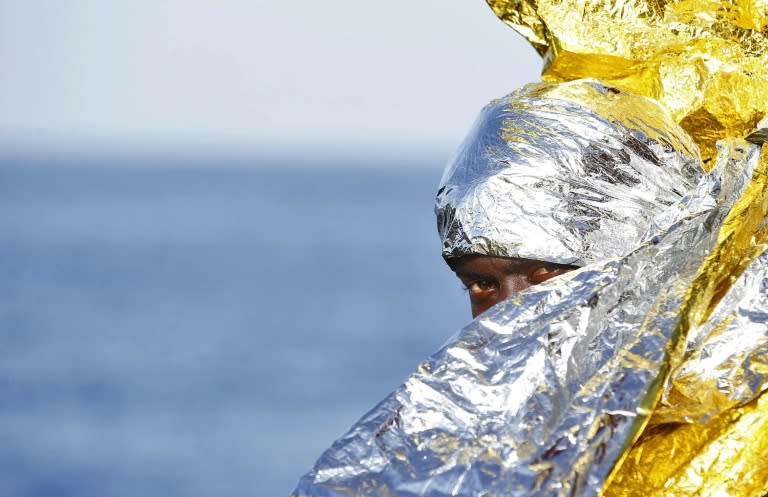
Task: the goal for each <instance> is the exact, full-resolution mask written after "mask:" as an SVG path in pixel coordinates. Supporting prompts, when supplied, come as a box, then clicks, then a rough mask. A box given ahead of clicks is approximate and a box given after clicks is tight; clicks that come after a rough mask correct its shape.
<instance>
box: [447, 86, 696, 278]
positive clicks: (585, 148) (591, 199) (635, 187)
mask: <svg viewBox="0 0 768 497" xmlns="http://www.w3.org/2000/svg"><path fill="white" fill-rule="evenodd" d="M590 101H598V102H600V106H599V109H592V108H587V107H586V106H585V102H590ZM595 107H597V106H595ZM660 125H661V126H660ZM698 164H699V160H698V151H697V149H696V146H695V145H694V144H693V142H692V141H691V140H690V138H689V137H688V135H687V134H686V133H685V132H684V131H683V130H682V129H681V128H680V127H679V126H677V124H675V123H674V121H673V120H672V119H671V118H670V117H669V116H668V115H667V113H666V111H665V110H664V109H663V108H662V107H661V106H660V105H659V104H658V103H656V102H655V101H652V100H650V99H647V98H644V97H640V96H636V95H633V94H631V93H627V92H623V91H620V90H618V89H616V88H611V87H607V86H604V85H602V84H601V83H599V82H597V81H591V80H582V81H574V82H570V83H564V84H552V83H536V84H530V85H528V86H526V87H524V88H522V89H520V90H518V91H516V92H514V93H512V94H510V95H508V96H506V97H504V98H502V99H499V100H495V101H493V102H491V103H490V104H489V105H487V106H486V107H485V108H484V109H483V111H482V112H481V114H480V117H479V118H478V119H477V121H476V123H475V125H474V127H473V128H472V130H471V131H470V133H469V135H468V136H467V138H466V139H465V141H464V143H463V144H462V145H461V147H460V148H459V150H458V152H457V153H456V155H455V157H454V158H453V159H452V162H451V163H450V164H449V165H448V167H447V168H446V171H445V174H444V176H443V178H442V180H441V184H440V189H439V191H438V195H437V201H436V207H435V210H436V213H437V217H438V232H439V234H440V238H441V241H442V244H443V248H442V251H443V256H444V257H446V259H449V258H451V257H460V256H462V255H467V254H480V255H496V256H502V257H521V258H526V259H536V260H544V261H549V262H555V263H563V264H575V265H578V266H582V265H585V264H589V263H591V262H595V261H599V260H602V259H605V258H606V257H614V256H620V255H624V254H626V253H627V252H628V251H629V250H631V249H633V248H634V247H636V246H637V245H638V243H639V241H640V239H641V237H642V235H643V234H644V233H645V232H646V231H647V230H648V229H649V227H650V226H651V224H652V223H653V221H654V219H655V218H656V217H657V216H659V215H660V213H661V212H662V211H663V210H664V209H665V208H667V207H668V206H670V205H673V204H675V203H676V202H678V201H679V200H680V197H681V196H682V195H684V194H685V193H686V192H687V191H689V190H690V189H691V188H692V187H693V186H694V185H695V184H696V182H697V181H698V178H699V175H700V169H699V165H698Z"/></svg>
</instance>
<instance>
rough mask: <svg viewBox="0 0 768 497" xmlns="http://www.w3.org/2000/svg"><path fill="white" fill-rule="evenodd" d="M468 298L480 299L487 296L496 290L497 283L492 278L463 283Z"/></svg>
mask: <svg viewBox="0 0 768 497" xmlns="http://www.w3.org/2000/svg"><path fill="white" fill-rule="evenodd" d="M464 288H466V290H467V292H469V298H470V299H472V300H482V299H485V298H488V297H489V296H491V295H492V294H493V293H495V292H496V290H497V288H498V284H497V283H496V282H495V281H493V280H486V279H483V280H475V281H470V282H468V283H466V284H465V286H464Z"/></svg>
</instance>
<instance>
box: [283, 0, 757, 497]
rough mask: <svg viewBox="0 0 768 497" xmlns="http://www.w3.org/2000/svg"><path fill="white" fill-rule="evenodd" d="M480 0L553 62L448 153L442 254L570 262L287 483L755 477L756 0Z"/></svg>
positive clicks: (500, 485)
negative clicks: (539, 79)
mask: <svg viewBox="0 0 768 497" xmlns="http://www.w3.org/2000/svg"><path fill="white" fill-rule="evenodd" d="M488 3H489V5H491V7H492V8H493V10H494V12H496V14H497V15H498V16H499V17H500V18H502V19H503V20H504V21H505V22H507V23H508V24H510V25H512V26H513V27H514V28H515V29H516V30H517V31H519V32H520V33H521V34H523V35H524V36H525V37H526V38H527V39H528V40H529V41H530V42H531V43H532V44H533V46H534V47H535V48H536V50H537V51H538V52H539V53H540V54H542V55H543V56H544V58H545V69H544V79H545V82H544V83H539V84H536V85H529V86H527V87H525V88H523V89H521V90H518V91H517V92H515V93H513V94H511V95H509V96H507V97H505V98H503V99H499V100H497V101H494V102H492V103H491V104H489V106H488V107H486V109H484V111H483V113H482V114H481V117H480V118H479V119H478V122H477V123H476V124H475V127H474V128H473V130H472V132H470V135H469V136H468V137H467V140H466V141H465V143H464V144H463V145H462V147H461V148H460V149H459V151H458V152H457V154H456V156H455V157H454V159H453V160H452V162H451V163H450V164H449V166H448V168H447V169H446V173H445V175H444V176H443V179H442V180H441V185H440V190H439V192H438V196H437V203H436V212H437V215H438V230H439V232H440V235H441V240H442V243H443V247H442V250H443V256H444V257H445V258H446V260H448V261H449V262H450V260H451V258H452V257H460V256H463V255H466V254H473V255H492V256H503V257H524V258H530V259H537V260H544V261H551V262H557V263H569V264H571V263H572V264H576V265H578V266H581V267H580V268H579V269H578V270H575V271H572V272H569V273H567V274H565V275H562V276H559V277H557V278H554V279H552V280H549V281H547V282H544V283H542V284H539V285H536V286H533V287H530V288H528V289H527V290H524V291H522V292H520V293H517V294H515V295H514V296H512V297H511V298H509V299H508V300H506V301H504V302H501V303H499V304H497V305H496V306H494V307H492V308H491V309H489V310H488V311H486V312H485V313H483V314H481V315H480V316H478V317H477V318H476V319H475V320H474V321H472V322H471V323H470V324H469V325H467V326H466V327H465V328H464V329H462V330H461V331H460V332H459V333H457V334H456V335H455V336H454V337H453V338H451V339H450V340H449V341H448V342H447V343H446V344H445V345H444V346H443V347H442V348H441V349H440V350H439V351H437V352H436V353H435V354H434V355H432V356H431V357H430V358H428V359H427V360H425V361H423V362H422V363H421V364H420V365H419V367H418V368H417V370H416V371H415V372H414V373H413V374H412V375H411V376H410V377H409V378H408V379H407V380H406V381H405V383H404V384H403V385H401V386H400V387H399V388H398V389H397V390H395V391H394V392H393V393H392V394H390V395H389V396H388V397H387V398H386V399H384V400H383V401H382V402H381V403H380V404H379V405H377V406H376V407H374V408H373V409H372V410H371V411H370V412H369V413H367V414H366V415H365V416H364V417H363V418H362V419H360V420H359V421H358V422H357V423H356V424H355V425H354V426H353V427H352V428H351V429H350V430H349V432H348V433H346V434H345V435H344V436H342V437H341V438H340V439H339V440H337V441H336V442H335V443H334V444H333V446H332V447H331V448H329V449H328V450H327V451H326V452H325V453H324V454H323V455H322V456H321V457H320V459H319V460H318V461H317V463H316V465H315V467H314V468H313V469H312V470H311V471H310V472H309V473H308V474H307V475H305V476H304V477H303V478H302V479H301V480H300V482H299V484H298V486H297V488H296V490H295V491H294V493H293V494H292V495H293V496H295V497H305V496H307V497H342V496H344V497H362V496H380V497H417V496H419V497H438V496H440V497H443V496H457V497H458V496H466V497H470V496H471V497H506V496H510V497H511V496H520V497H522V496H526V497H530V496H559V497H560V496H561V497H566V496H569V497H571V496H584V497H598V496H611V497H613V496H617V497H618V496H625V497H629V496H638V497H640V496H642V497H654V496H680V497H683V496H686V497H688V496H713V497H715V496H745V497H746V496H749V497H762V496H764V495H766V494H768V393H766V392H767V391H768V145H767V144H765V143H766V141H768V129H767V128H768V120H762V121H761V119H763V117H764V116H765V115H766V105H768V55H767V54H768V43H766V39H768V36H767V30H766V26H768V22H767V21H766V13H767V12H768V4H766V3H765V2H763V3H759V2H750V1H745V2H741V1H735V2H719V1H712V2H701V1H690V0H683V1H677V2H650V1H637V0H636V1H628V2H609V1H584V0H581V1H579V0H571V1H561V0H536V1H528V0H498V1H495V0H488ZM583 78H588V79H583ZM521 199H524V200H521Z"/></svg>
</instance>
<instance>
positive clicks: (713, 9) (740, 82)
mask: <svg viewBox="0 0 768 497" xmlns="http://www.w3.org/2000/svg"><path fill="white" fill-rule="evenodd" d="M487 3H488V5H489V6H490V7H491V8H492V9H493V11H494V12H495V13H496V15H497V16H498V17H499V18H500V19H502V20H503V21H504V22H505V23H507V24H508V25H510V26H512V27H513V28H514V29H515V30H516V31H518V32H519V33H520V34H521V35H523V36H524V37H525V38H526V39H527V40H528V41H529V42H530V43H531V44H532V45H533V46H534V48H535V49H536V50H537V51H538V52H539V54H541V55H542V56H543V57H544V71H543V78H544V79H545V80H549V81H570V80H574V79H580V78H585V77H589V78H597V79H600V80H602V81H605V82H608V83H610V84H614V85H618V86H620V87H622V88H626V89H628V90H631V91H634V92H636V93H639V94H641V95H646V96H649V97H652V98H654V99H656V100H658V101H659V102H661V103H662V104H663V105H664V106H665V107H667V108H668V109H669V111H670V112H671V114H672V117H673V118H674V119H675V120H676V121H677V122H679V123H680V124H681V125H682V126H683V128H685V129H686V131H688V132H689V133H690V134H691V136H693V138H694V139H695V140H696V142H697V143H698V144H699V146H700V147H701V149H702V156H703V157H704V158H705V159H710V158H712V157H714V156H715V143H716V142H717V140H719V139H721V138H724V137H728V136H744V135H746V134H747V133H748V132H750V131H751V130H752V129H754V127H755V125H756V124H757V122H758V121H759V120H760V119H761V118H762V117H763V116H765V115H766V111H767V110H768V2H765V1H764V0H735V1H734V0H707V1H700V0H677V1H665V0H661V1H659V0H626V1H622V2H615V1H613V0H487Z"/></svg>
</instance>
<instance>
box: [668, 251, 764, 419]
mask: <svg viewBox="0 0 768 497" xmlns="http://www.w3.org/2000/svg"><path fill="white" fill-rule="evenodd" d="M667 382H668V383H667V386H666V388H665V390H664V395H663V396H662V399H661V403H660V405H659V406H658V407H657V408H656V410H655V411H654V417H653V423H654V424H657V423H681V422H687V423H691V422H706V421H708V420H710V419H712V418H713V417H714V416H716V415H718V414H720V413H721V412H723V411H725V410H726V409H729V408H731V407H733V406H737V405H744V404H746V403H748V402H750V401H752V400H753V399H755V398H756V397H757V396H758V394H760V393H761V392H763V391H764V390H765V389H766V388H768V252H764V253H763V254H762V255H761V256H760V257H758V258H757V259H756V260H755V261H753V262H752V264H751V265H750V266H749V267H748V268H747V269H746V270H745V271H744V273H743V274H742V275H741V277H739V279H738V280H737V281H736V283H735V284H734V286H733V288H732V289H731V291H730V292H728V294H727V295H726V296H725V297H724V298H723V300H722V301H720V303H719V304H718V306H717V308H716V309H715V312H714V313H713V315H712V316H711V317H710V319H709V320H708V321H707V322H706V323H705V324H704V325H703V326H700V327H697V328H694V329H693V330H691V332H690V333H689V335H688V340H687V343H686V352H685V359H684V361H683V362H682V363H680V364H679V365H678V366H677V367H675V368H674V370H673V371H672V374H671V375H670V376H669V378H668V380H667Z"/></svg>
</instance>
